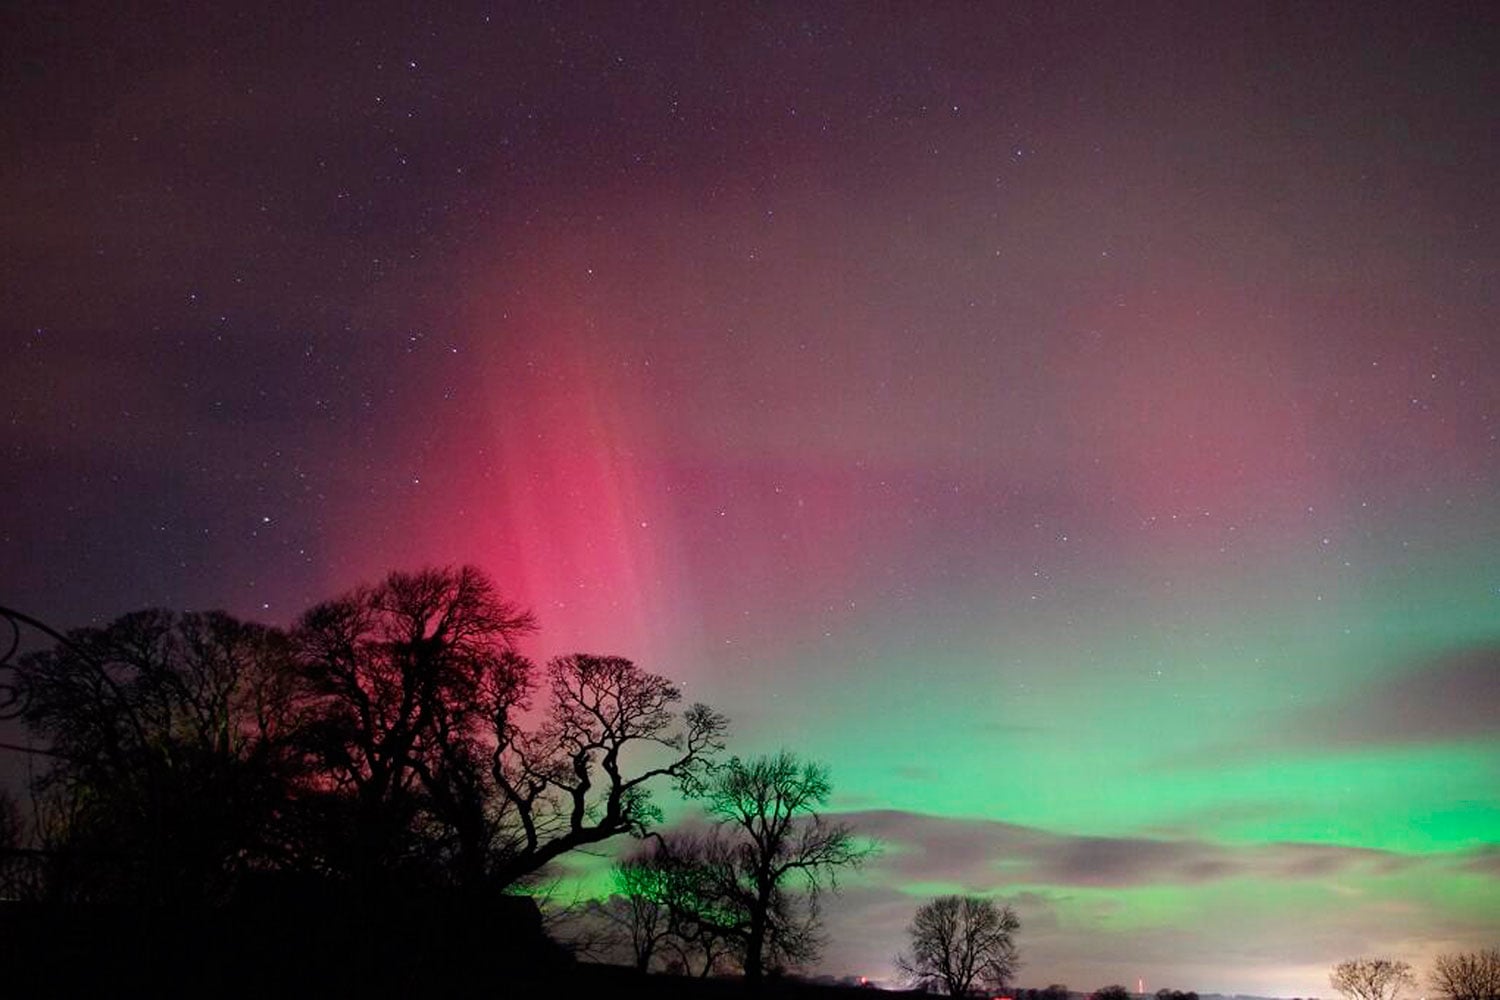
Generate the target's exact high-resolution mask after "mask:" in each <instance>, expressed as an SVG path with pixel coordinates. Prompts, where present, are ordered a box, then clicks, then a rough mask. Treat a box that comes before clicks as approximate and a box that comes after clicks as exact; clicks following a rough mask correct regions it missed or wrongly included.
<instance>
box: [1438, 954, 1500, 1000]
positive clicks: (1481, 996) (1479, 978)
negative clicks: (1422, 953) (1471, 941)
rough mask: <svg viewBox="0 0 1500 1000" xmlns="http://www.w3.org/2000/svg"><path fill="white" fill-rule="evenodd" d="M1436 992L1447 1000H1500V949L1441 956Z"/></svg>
mask: <svg viewBox="0 0 1500 1000" xmlns="http://www.w3.org/2000/svg"><path fill="white" fill-rule="evenodd" d="M1432 988H1433V989H1434V990H1436V991H1437V993H1438V994H1439V995H1440V996H1443V997H1446V998H1447V1000H1500V949H1495V948H1486V949H1484V950H1483V951H1474V952H1463V953H1458V954H1448V955H1439V956H1438V957H1437V961H1436V962H1434V963H1433V969H1432Z"/></svg>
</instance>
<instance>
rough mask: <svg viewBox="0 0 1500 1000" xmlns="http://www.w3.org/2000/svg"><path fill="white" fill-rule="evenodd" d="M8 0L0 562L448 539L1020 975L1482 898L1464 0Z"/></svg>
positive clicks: (212, 558) (1414, 932)
mask: <svg viewBox="0 0 1500 1000" xmlns="http://www.w3.org/2000/svg"><path fill="white" fill-rule="evenodd" d="M336 8H337V5H335V9H324V10H319V11H317V12H315V13H311V14H307V13H297V14H294V13H291V12H286V13H284V14H276V15H273V14H270V13H265V12H262V11H259V10H240V9H236V8H232V7H230V6H228V5H221V4H216V3H210V4H206V5H202V6H196V5H195V6H194V7H192V8H191V9H173V8H167V7H163V8H161V9H148V8H131V10H130V11H128V12H112V11H109V10H106V9H104V7H103V5H63V6H59V7H52V8H45V9H43V8H40V7H35V8H16V9H12V10H10V11H8V12H7V13H6V14H5V15H4V23H5V27H4V29H3V31H0V35H3V37H5V38H7V39H8V40H9V44H8V45H7V49H8V50H9V57H8V58H7V60H6V65H5V68H4V76H3V80H4V83H3V86H4V93H5V102H4V109H5V110H4V111H3V112H0V122H3V126H0V135H3V137H4V144H5V147H6V148H7V149H8V150H10V151H11V154H10V155H9V156H7V157H6V158H5V162H4V164H3V165H0V176H3V178H4V183H3V189H4V191H5V197H4V204H5V215H6V222H5V224H4V225H3V226H0V290H3V291H0V294H3V296H4V304H5V308H4V310H3V315H4V317H5V319H4V322H5V324H6V335H5V344H6V349H5V351H4V352H3V357H0V372H3V384H4V386H5V394H4V413H5V420H4V423H3V425H0V443H3V445H4V455H5V467H6V469H7V474H6V482H7V488H6V490H5V502H4V504H3V505H0V565H3V567H4V572H3V574H0V603H4V604H9V605H13V606H16V607H20V608H23V609H26V610H27V611H28V612H30V613H32V614H35V615H37V616H39V617H42V618H45V619H46V620H48V621H50V622H53V623H55V624H58V625H60V626H70V625H76V624H85V623H88V622H91V621H103V620H107V619H109V618H111V617H113V616H115V615H117V614H119V613H122V612H124V611H127V610H132V609H135V608H138V607H143V606H151V605H163V606H168V607H175V608H207V607H225V608H227V609H228V610H231V611H234V612H236V613H239V614H244V615H247V616H253V617H257V618H260V619H264V620H267V621H274V622H280V623H286V622H288V621H290V619H291V618H292V617H293V616H294V615H295V614H296V613H297V612H298V611H300V610H301V609H302V608H304V607H306V606H307V605H308V604H310V603H311V602H313V601H314V600H317V599H320V598H323V597H326V596H329V595H330V594H332V593H335V592H338V591H340V590H343V589H345V588H347V587H349V586H351V585H353V584H355V583H357V582H359V581H361V580H369V579H374V578H376V577H378V576H380V575H381V574H382V573H384V572H385V571H386V570H388V569H390V568H395V567H417V566H422V565H426V564H443V563H457V562H472V563H476V564H478V565H480V566H482V567H483V568H485V569H486V570H487V571H488V572H490V573H491V574H493V575H494V577H495V578H496V579H497V580H498V581H499V582H500V583H501V585H502V586H503V587H505V588H507V590H508V592H509V594H510V595H511V596H512V597H514V598H515V599H516V600H519V601H521V602H523V603H525V604H527V605H528V606H530V607H531V608H533V609H534V610H535V611H536V613H537V615H538V617H539V619H540V623H541V626H542V631H541V633H540V634H539V636H538V637H537V639H536V640H535V641H534V644H533V648H532V649H530V650H529V652H532V653H533V654H535V655H547V654H549V653H554V652H562V651H572V650H575V649H582V650H588V651H593V652H600V653H619V654H621V655H626V656H630V657H632V658H633V659H635V660H637V661H638V662H640V663H641V664H642V665H643V666H646V667H647V668H648V669H651V670H654V671H658V672H661V673H665V674H667V675H669V676H673V677H675V678H677V679H679V680H680V681H682V682H683V683H684V684H685V686H686V688H687V691H688V693H689V696H690V697H692V698H694V699H702V700H704V701H708V702H710V703H711V704H713V705H714V706H715V707H717V708H720V709H721V710H723V711H725V712H726V713H727V714H728V715H730V717H731V718H732V720H733V722H734V737H733V746H734V748H735V749H736V750H739V751H741V752H756V751H761V750H773V749H775V748H777V747H779V746H783V745H784V746H789V747H792V748H794V749H796V750H798V751H799V752H803V753H806V754H809V755H811V756H814V757H816V758H819V759H822V760H825V761H827V762H828V763H829V765H830V766H831V768H832V771H833V777H834V782H835V788H836V791H837V807H838V810H839V811H840V812H842V813H845V814H847V818H848V819H850V821H851V822H854V823H855V824H856V825H857V826H859V828H860V829H862V830H865V831H868V832H869V833H871V834H873V835H876V836H878V837H879V838H880V839H881V840H882V841H883V843H884V845H885V847H884V851H883V853H882V854H881V855H880V857H879V859H878V860H876V861H875V862H873V863H872V864H871V865H870V866H869V867H868V868H867V869H866V870H865V871H863V872H861V873H860V874H858V875H857V876H855V877H853V878H852V879H850V880H849V882H848V884H847V885H846V886H845V889H844V892H843V894H842V896H840V897H838V898H835V899H831V900H830V901H829V903H828V904H827V911H828V918H829V934H830V942H829V947H828V949H827V954H826V956H825V958H824V960H823V962H822V964H821V966H820V968H821V969H822V970H825V971H828V972H830V973H834V974H844V973H856V974H866V975H871V976H875V977H886V976H889V974H890V957H891V955H892V954H893V953H894V952H895V951H896V950H897V949H898V948H899V947H901V944H902V938H901V933H902V928H903V927H904V926H905V925H906V923H907V922H908V921H909V919H910V916H911V913H912V911H913V910H914V909H915V908H916V906H917V905H919V904H920V903H921V902H923V901H924V900H925V899H926V898H928V897H929V896H931V895H934V894H937V893H941V892H949V891H959V890H963V891H974V892H984V893H993V894H996V895H997V896H998V897H999V898H1001V899H1004V900H1006V901H1008V902H1011V903H1012V904H1013V905H1015V907H1016V908H1017V911H1018V913H1019V914H1020V917H1021V920H1022V930H1021V933H1020V935H1019V937H1018V943H1019V947H1020V952H1021V958H1022V961H1023V963H1024V964H1023V969H1022V974H1021V980H1022V983H1023V984H1024V985H1035V986H1042V985H1045V984H1046V983H1048V982H1065V983H1068V984H1070V985H1072V986H1073V987H1074V988H1075V989H1092V988H1095V987H1097V986H1100V985H1103V984H1105V983H1110V982H1125V983H1127V984H1130V985H1132V986H1133V985H1134V984H1135V983H1136V981H1137V979H1144V981H1145V983H1146V985H1147V987H1148V989H1149V990H1154V989H1156V988H1157V987H1161V986H1172V987H1177V988H1181V989H1196V990H1199V991H1201V992H1208V991H1222V992H1243V993H1257V994H1266V995H1280V996H1307V995H1322V996H1327V995H1329V994H1330V992H1331V991H1330V989H1329V987H1328V985H1327V978H1326V974H1327V970H1328V968H1329V967H1330V966H1331V965H1332V964H1333V963H1334V962H1336V961H1338V960H1341V959H1344V958H1349V957H1353V956H1356V955H1366V954H1369V955H1373V954H1380V955H1386V956H1388V957H1392V958H1399V959H1403V960H1406V961H1410V962H1412V963H1413V964H1415V965H1417V966H1419V968H1425V966H1426V964H1427V963H1428V962H1429V961H1430V958H1431V956H1432V955H1434V954H1435V953H1437V952H1440V951H1444V950H1454V949H1461V948H1477V947H1482V946H1493V945H1495V944H1496V943H1497V941H1496V937H1497V933H1500V920H1497V917H1496V914H1497V913H1500V846H1497V845H1500V794H1497V791H1496V789H1497V788H1500V569H1497V567H1500V514H1497V512H1500V299H1497V289H1500V281H1497V277H1500V276H1497V271H1496V265H1497V261H1500V247H1497V241H1496V232H1497V226H1500V212H1497V206H1500V202H1497V198H1496V195H1495V192H1494V179H1495V177H1496V176H1500V157H1497V146H1496V141H1495V116H1494V108H1495V107H1497V106H1500V88H1497V85H1496V76H1495V73H1494V71H1493V61H1494V56H1495V53H1496V52H1497V51H1500V47H1497V44H1496V43H1497V41H1500V39H1497V37H1496V35H1497V26H1500V25H1497V20H1496V17H1495V14H1494V13H1493V12H1492V11H1490V10H1488V9H1486V8H1484V7H1483V6H1482V5H1477V4H1476V5H1467V4H1460V3H1455V4H1444V5H1426V4H1409V5H1393V4H1357V5H1354V4H1351V5H1316V6H1314V5H1309V6H1307V7H1300V8H1299V7H1279V6H1277V7H1265V6H1253V5H1241V4H1225V5H1191V4H1146V5H1132V6H1129V7H1126V6H1103V7H1098V6H1093V5H1083V4H1063V5H1056V6H1054V5H1031V4H1024V5H1012V4H1005V5H1000V4H996V5H956V4H914V5H909V6H906V5H902V6H883V5H882V6H876V5H859V4H855V5H837V4H802V5H774V6H765V7H751V8H746V9H740V10H737V11H723V10H719V9H718V8H717V7H716V6H713V5H705V6H692V5H666V6H662V5H634V4H624V3H622V4H604V5H582V6H572V5H567V6H550V7H533V6H526V5H519V4H517V5H506V4H497V5H488V6H487V5H448V6H445V7H443V8H442V9H437V8H433V9H431V10H417V11H412V10H408V9H407V8H405V7H402V6H398V5H394V4H386V3H375V4H371V5H361V6H360V7H358V8H357V9H356V8H353V7H351V8H350V9H349V10H348V11H343V10H339V9H336Z"/></svg>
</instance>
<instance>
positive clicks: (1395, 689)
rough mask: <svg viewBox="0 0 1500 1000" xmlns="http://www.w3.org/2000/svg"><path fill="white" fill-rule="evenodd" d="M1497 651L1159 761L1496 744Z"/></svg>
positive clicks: (1407, 673)
mask: <svg viewBox="0 0 1500 1000" xmlns="http://www.w3.org/2000/svg"><path fill="white" fill-rule="evenodd" d="M1497 706H1500V644H1496V643H1484V644H1479V645H1474V646H1469V647H1465V648H1462V649H1453V650H1448V651H1446V652H1443V653H1439V654H1436V655H1433V656H1430V657H1427V658H1425V659H1422V660H1418V661H1416V662H1414V663H1413V664H1411V665H1409V666H1408V667H1407V668H1406V669H1405V670H1402V671H1400V672H1399V673H1396V674H1393V675H1387V676H1384V677H1381V678H1379V679H1377V680H1374V681H1371V682H1370V683H1368V684H1366V685H1364V686H1362V687H1358V688H1355V689H1353V690H1351V691H1350V692H1348V693H1347V694H1345V695H1343V696H1341V697H1339V698H1337V699H1333V700H1329V701H1325V702H1323V703H1321V704H1318V705H1314V706H1309V707H1307V708H1304V709H1302V710H1301V711H1294V712H1291V713H1289V714H1286V715H1281V716H1278V717H1277V718H1276V720H1275V721H1273V722H1271V724H1270V725H1269V726H1268V727H1267V731H1266V732H1265V733H1264V734H1263V735H1260V736H1258V737H1256V738H1255V739H1248V740H1246V739H1236V740H1232V741H1229V742H1227V743H1223V744H1220V745H1218V746H1210V747H1207V748H1205V749H1203V750H1201V751H1200V752H1197V753H1193V754H1190V755H1183V756H1175V757H1172V758H1170V759H1168V760H1163V761H1161V762H1160V763H1161V765H1162V766H1163V767H1165V768H1167V769H1188V770H1194V769H1201V768H1216V767H1221V766H1223V765H1225V764H1234V763H1237V762H1241V761H1244V760H1245V759H1247V758H1256V759H1259V758H1264V757H1265V756H1266V755H1267V754H1276V753H1289V752H1290V753H1296V752H1304V751H1308V750H1321V751H1337V750H1360V749H1369V748H1373V747H1400V746H1422V745H1428V744H1440V743H1455V742H1467V741H1495V740H1500V708H1497Z"/></svg>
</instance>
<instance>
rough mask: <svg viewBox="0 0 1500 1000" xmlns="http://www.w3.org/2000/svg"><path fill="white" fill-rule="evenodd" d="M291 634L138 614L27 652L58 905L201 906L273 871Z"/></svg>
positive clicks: (291, 761) (28, 710)
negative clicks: (245, 879)
mask: <svg viewBox="0 0 1500 1000" xmlns="http://www.w3.org/2000/svg"><path fill="white" fill-rule="evenodd" d="M289 662H290V661H289V647H288V644H287V640H286V636H285V635H284V634H283V633H282V632H280V631H278V630H276V629H272V628H267V627H265V626H261V625H253V624H249V623H246V622H241V621H238V620H236V619H234V618H232V617H230V616H229V615H226V614H222V613H217V612H214V613H207V614H196V613H195V614H183V615H175V614H173V613H171V612H168V611H160V610H155V611H142V612H137V613H135V614H129V615H125V616H123V617H121V618H119V619H116V620H115V621H114V622H112V623H110V624H109V625H106V626H104V627H102V628H85V629H78V630H75V631H73V632H70V633H68V634H67V635H66V636H65V637H64V638H63V639H62V641H60V642H59V643H58V644H57V645H56V647H54V648H53V649H51V650H49V651H45V652H39V653H33V654H30V655H28V656H26V657H23V658H22V659H21V661H20V662H19V664H18V675H19V677H20V679H21V683H22V684H23V685H24V687H25V695H26V698H25V711H24V716H23V717H24V719H25V721H26V723H27V725H28V726H29V727H30V729H31V730H32V732H33V733H34V734H36V735H38V736H40V737H41V738H42V740H43V742H44V745H45V748H46V752H47V754H48V759H49V760H50V761H51V765H50V766H49V767H48V769H47V770H46V771H44V772H43V773H42V774H41V775H40V776H39V777H38V779H37V782H36V788H35V794H36V795H37V796H38V797H39V798H40V799H41V800H42V801H43V803H44V804H45V807H46V808H45V810H44V811H45V812H46V814H47V815H46V821H45V822H44V823H43V824H42V825H43V829H40V830H39V831H38V835H39V836H40V837H42V838H43V839H44V840H46V842H47V843H46V846H47V847H48V848H50V850H51V852H53V853H54V854H55V855H56V856H57V857H58V858H59V860H58V861H57V863H56V865H55V866H54V870H53V872H52V882H53V884H52V885H51V886H50V887H49V891H50V892H51V893H52V894H53V895H55V896H63V897H68V898H79V897H82V898H98V899H130V900H133V901H137V902H148V903H151V902H156V903H166V902H182V903H191V902H202V901H208V900H212V899H217V898H221V897H222V896H223V895H224V894H225V893H226V892H227V891H228V890H229V889H230V888H231V886H232V883H233V882H234V880H235V878H236V876H237V875H238V874H239V873H241V872H242V871H244V870H245V869H247V868H249V867H254V866H256V865H260V864H266V863H271V862H272V861H273V859H274V858H275V856H276V854H277V850H278V841H279V833H278V832H277V827H278V825H279V822H280V819H281V807H282V806H283V804H284V802H285V789H286V787H287V786H288V784H289V783H290V782H292V781H293V780H295V777H296V775H297V773H298V772H299V769H300V760H299V757H298V755H297V753H296V752H295V749H294V745H293V740H292V735H293V732H294V730H295V728H296V726H297V724H298V702H297V698H296V692H295V684H294V678H293V674H292V672H291V670H290V669H289Z"/></svg>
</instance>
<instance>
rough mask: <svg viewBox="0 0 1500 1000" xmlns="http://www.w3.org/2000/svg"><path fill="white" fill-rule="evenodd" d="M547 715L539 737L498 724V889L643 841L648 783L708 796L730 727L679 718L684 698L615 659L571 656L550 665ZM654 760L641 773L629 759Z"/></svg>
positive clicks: (694, 715) (719, 720) (500, 720)
mask: <svg viewBox="0 0 1500 1000" xmlns="http://www.w3.org/2000/svg"><path fill="white" fill-rule="evenodd" d="M548 675H549V682H550V683H549V688H550V694H551V699H550V702H551V703H550V712H549V715H548V719H547V721H546V722H545V723H544V724H543V725H542V726H541V727H540V728H539V729H538V730H537V731H536V732H534V733H527V732H524V731H521V730H519V729H516V728H515V727H513V726H512V725H511V724H510V720H509V718H508V716H507V714H506V713H505V712H496V713H494V714H493V716H492V719H493V723H494V732H495V734H496V737H497V745H496V748H495V751H494V752H493V754H492V757H491V774H492V776H493V778H494V780H495V783H496V785H497V787H498V790H499V793H500V801H499V806H500V815H501V818H502V820H507V821H509V825H508V826H507V827H506V832H507V833H508V834H511V836H509V838H508V839H507V841H506V842H505V845H504V850H503V852H502V856H501V862H500V864H499V866H498V868H497V878H496V881H497V883H498V884H500V885H509V884H511V883H513V882H516V881H518V880H520V879H522V878H525V877H526V876H528V875H531V874H532V873H534V872H536V871H537V870H539V869H540V868H542V867H543V866H544V865H546V864H548V863H549V862H551V861H552V860H553V859H555V858H557V857H559V856H561V855H562V854H564V853H566V852H568V851H571V850H575V849H577V848H579V847H586V846H589V845H591V844H597V843H600V842H602V841H604V840H608V839H609V838H611V837H615V836H618V835H620V834H632V835H635V836H644V835H645V834H646V833H648V832H649V831H650V830H651V828H652V827H653V826H654V825H655V824H656V823H658V822H660V821H661V811H660V810H659V809H658V808H657V807H656V806H655V805H654V804H653V803H652V801H651V789H650V785H651V783H653V782H657V781H669V782H671V783H672V784H673V785H674V786H675V787H676V788H677V789H678V791H679V792H682V793H683V794H686V795H696V794H700V793H701V792H702V791H703V789H704V788H705V781H706V778H707V775H708V773H709V767H710V765H711V764H712V762H713V759H714V757H715V756H716V755H717V754H718V753H719V751H721V750H722V749H723V748H724V733H725V731H726V730H727V728H728V723H727V721H726V720H725V718H724V716H722V715H720V714H718V713H717V712H714V711H712V710H711V709H710V708H708V706H706V705H702V704H695V705H692V706H690V707H689V708H687V709H686V710H685V711H684V712H683V713H682V716H681V719H680V721H679V720H678V718H677V716H676V713H675V712H674V710H673V707H674V705H675V704H676V703H677V702H679V701H681V700H682V692H681V691H680V690H679V689H678V687H677V686H676V685H675V684H673V683H672V682H671V681H668V680H667V679H665V678H663V677H658V676H656V675H655V674H648V673H646V672H645V671H643V670H641V669H640V668H639V667H637V666H636V665H635V664H633V663H631V662H630V661H629V660H626V659H622V658H620V657H615V656H586V655H584V654H581V653H580V654H575V655H572V656H563V657H558V658H557V659H554V660H553V661H552V662H551V663H550V664H549V665H548ZM627 756H631V757H633V758H634V759H635V760H638V761H639V760H649V761H650V763H644V764H642V766H641V769H640V770H639V771H638V772H637V773H633V774H632V773H629V772H627V770H626V762H625V758H626V757H627Z"/></svg>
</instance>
